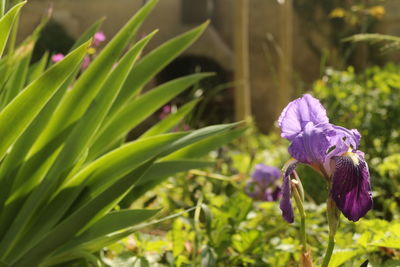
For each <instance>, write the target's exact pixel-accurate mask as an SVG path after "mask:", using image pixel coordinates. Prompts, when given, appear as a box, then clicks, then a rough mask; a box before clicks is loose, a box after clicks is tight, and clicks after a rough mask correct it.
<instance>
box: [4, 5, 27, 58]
mask: <svg viewBox="0 0 400 267" xmlns="http://www.w3.org/2000/svg"><path fill="white" fill-rule="evenodd" d="M25 4H26V2H22V3H19V4H18V5H15V6H14V7H13V8H11V9H10V10H9V11H8V12H7V14H5V15H4V16H3V17H2V18H0V58H1V56H2V55H3V52H4V48H5V47H6V43H7V39H8V37H9V35H10V32H11V30H12V28H13V27H12V25H13V23H14V20H15V18H16V17H17V16H18V14H19V12H20V10H21V7H22V6H23V5H25Z"/></svg>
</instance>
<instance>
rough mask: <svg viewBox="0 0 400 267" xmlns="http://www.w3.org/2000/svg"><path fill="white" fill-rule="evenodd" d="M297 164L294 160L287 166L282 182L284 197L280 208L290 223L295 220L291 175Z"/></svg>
mask: <svg viewBox="0 0 400 267" xmlns="http://www.w3.org/2000/svg"><path fill="white" fill-rule="evenodd" d="M296 166H297V161H292V162H290V163H289V165H288V166H287V168H286V170H285V173H284V175H283V184H282V198H281V202H280V205H279V207H280V209H281V210H282V216H283V218H284V219H285V220H286V221H287V222H288V223H293V222H294V214H293V206H292V201H291V199H290V197H291V191H292V190H291V185H290V175H291V174H292V173H293V172H294V170H295V169H296Z"/></svg>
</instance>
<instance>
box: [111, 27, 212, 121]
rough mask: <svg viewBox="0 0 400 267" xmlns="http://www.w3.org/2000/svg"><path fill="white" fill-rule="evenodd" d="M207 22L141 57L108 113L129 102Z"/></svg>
mask: <svg viewBox="0 0 400 267" xmlns="http://www.w3.org/2000/svg"><path fill="white" fill-rule="evenodd" d="M207 25H208V22H205V23H203V24H202V25H200V26H198V27H196V28H194V29H193V30H190V31H188V32H185V33H183V34H181V35H179V36H177V37H175V38H173V39H171V40H169V41H168V42H166V43H164V44H162V45H161V46H160V47H158V48H157V49H155V50H153V51H152V52H151V53H149V54H148V55H146V56H145V57H143V59H142V60H141V61H139V62H138V64H137V66H135V68H133V70H132V71H131V73H130V75H129V77H128V79H127V80H126V82H125V85H124V87H123V88H122V90H121V93H120V94H119V96H118V98H117V100H116V101H115V103H114V106H113V108H112V110H111V113H110V115H111V116H113V115H114V114H115V113H116V112H117V110H119V109H120V108H121V107H123V106H124V104H126V103H127V102H129V100H130V99H132V97H133V96H134V95H135V94H137V93H138V91H139V90H140V88H141V87H142V86H144V85H145V84H146V83H147V82H148V81H150V80H151V79H152V78H153V77H154V76H155V75H156V74H157V73H158V72H159V71H161V70H162V69H163V68H164V67H165V66H167V65H168V64H169V63H170V62H171V61H172V60H174V59H175V58H176V57H177V56H178V55H179V54H180V53H182V52H183V51H184V50H185V49H186V48H188V47H189V46H190V45H191V44H192V43H193V42H194V41H196V40H197V38H199V37H200V35H201V34H202V33H203V32H204V30H205V29H206V27H207Z"/></svg>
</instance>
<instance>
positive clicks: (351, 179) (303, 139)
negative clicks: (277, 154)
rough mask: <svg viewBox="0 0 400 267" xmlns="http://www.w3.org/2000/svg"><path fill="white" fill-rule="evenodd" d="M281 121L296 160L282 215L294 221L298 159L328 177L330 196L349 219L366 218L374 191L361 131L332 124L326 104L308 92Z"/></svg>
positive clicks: (285, 184) (287, 173) (287, 181)
mask: <svg viewBox="0 0 400 267" xmlns="http://www.w3.org/2000/svg"><path fill="white" fill-rule="evenodd" d="M278 123H279V127H280V128H281V136H282V137H283V138H286V139H288V140H289V141H290V142H291V145H290V147H289V153H290V155H291V156H292V157H293V158H294V159H295V160H296V161H293V162H292V163H291V164H289V165H288V166H287V168H286V170H285V173H284V178H283V186H282V191H283V192H282V200H281V204H280V207H281V210H282V213H283V217H284V218H285V219H286V220H287V221H288V222H293V209H292V205H291V201H290V195H291V183H290V176H291V175H292V173H293V172H294V169H295V167H296V166H297V163H298V162H301V163H304V164H308V165H310V166H311V167H313V168H314V169H315V170H317V171H319V172H320V173H321V174H322V175H323V176H324V177H325V178H326V179H327V181H328V182H329V188H330V197H331V198H332V199H333V200H334V202H335V203H336V206H337V208H338V209H339V210H340V211H341V212H342V213H343V214H344V216H346V218H348V219H349V220H351V221H358V220H359V219H360V218H361V217H363V216H364V215H365V214H366V213H367V212H368V211H369V210H370V209H371V208H372V193H371V185H370V177H369V171H368V165H367V163H366V162H365V160H364V153H363V152H361V151H359V150H357V149H358V145H359V143H360V139H361V135H360V133H359V132H358V131H357V130H355V129H352V130H348V129H346V128H343V127H340V126H337V125H334V124H331V123H329V119H328V117H327V115H326V110H325V109H324V107H323V106H322V105H321V103H320V102H319V100H317V99H315V98H314V97H312V96H311V95H309V94H306V95H304V96H303V97H301V98H298V99H296V100H294V101H292V102H290V103H289V105H288V106H287V107H286V108H285V109H284V110H283V111H282V114H281V116H280V117H279V121H278Z"/></svg>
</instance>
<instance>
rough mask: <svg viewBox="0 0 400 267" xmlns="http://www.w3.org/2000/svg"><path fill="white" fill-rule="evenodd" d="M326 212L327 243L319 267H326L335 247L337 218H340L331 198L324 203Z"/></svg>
mask: <svg viewBox="0 0 400 267" xmlns="http://www.w3.org/2000/svg"><path fill="white" fill-rule="evenodd" d="M326 210H327V218H328V225H329V243H328V248H327V249H326V253H325V257H324V261H323V262H322V266H321V267H328V265H329V261H330V260H331V257H332V253H333V249H334V247H335V235H336V230H337V228H338V226H339V217H340V212H339V210H338V208H337V207H336V204H335V202H334V201H333V199H332V198H331V197H329V199H328V201H327V203H326Z"/></svg>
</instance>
